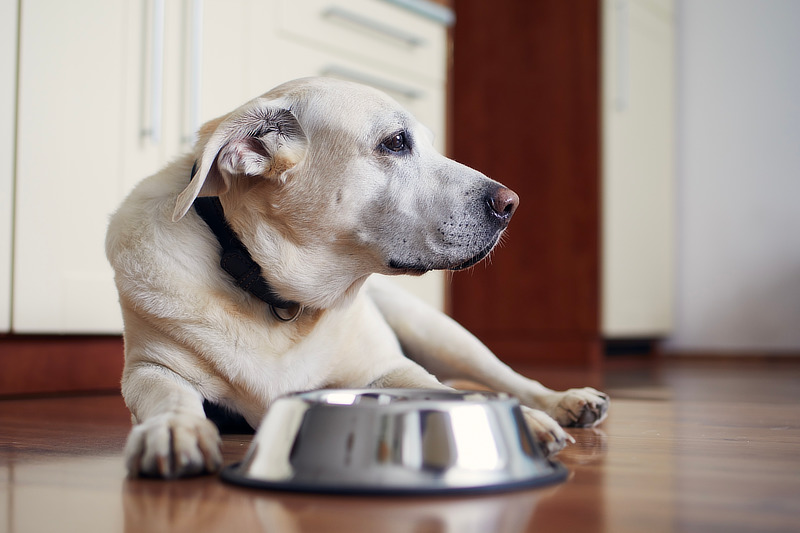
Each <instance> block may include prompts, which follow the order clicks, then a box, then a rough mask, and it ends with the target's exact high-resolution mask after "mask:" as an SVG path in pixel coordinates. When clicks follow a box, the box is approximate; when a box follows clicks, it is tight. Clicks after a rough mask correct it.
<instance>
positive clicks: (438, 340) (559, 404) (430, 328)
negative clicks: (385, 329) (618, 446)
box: [368, 279, 609, 440]
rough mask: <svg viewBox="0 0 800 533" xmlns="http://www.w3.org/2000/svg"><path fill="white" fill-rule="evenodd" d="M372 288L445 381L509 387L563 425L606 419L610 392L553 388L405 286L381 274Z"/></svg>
mask: <svg viewBox="0 0 800 533" xmlns="http://www.w3.org/2000/svg"><path fill="white" fill-rule="evenodd" d="M368 290H369V294H370V296H371V297H372V299H373V301H374V302H375V304H376V305H377V306H378V308H379V309H380V311H381V313H382V315H383V317H384V319H385V320H386V321H387V322H388V323H389V325H390V326H391V328H392V329H393V330H394V332H395V334H396V335H397V337H398V339H399V340H400V343H401V345H402V347H403V351H404V352H405V353H406V354H407V355H408V356H409V357H410V358H412V359H413V360H415V361H417V362H418V363H419V364H421V365H422V366H423V367H424V368H425V369H427V370H428V371H430V372H432V373H433V374H435V375H436V377H437V378H439V379H440V380H443V381H447V380H451V379H467V380H471V381H475V382H477V383H480V384H483V385H486V386H487V387H489V388H491V389H493V390H497V391H503V392H508V393H510V394H513V395H514V396H516V397H517V398H519V400H520V402H522V404H523V405H526V406H528V407H532V408H535V409H540V410H542V411H544V412H545V413H547V414H548V415H549V416H550V417H551V418H553V419H555V420H556V421H557V422H558V423H559V424H560V425H562V426H581V427H586V426H593V425H596V424H599V423H600V422H601V421H602V420H604V419H605V417H606V414H607V412H608V404H609V401H608V396H607V395H606V394H604V393H602V392H600V391H597V390H595V389H592V388H590V387H586V388H579V389H569V390H567V391H563V392H558V391H554V390H551V389H548V388H547V387H545V386H543V385H542V384H541V383H539V382H537V381H534V380H532V379H528V378H526V377H525V376H522V375H520V374H518V373H517V372H515V371H514V370H512V369H511V368H510V367H509V366H508V365H506V364H504V363H503V362H502V361H500V360H499V359H498V358H497V357H496V356H495V355H494V354H493V353H492V352H491V351H490V350H489V349H488V348H487V347H486V346H485V345H484V344H483V343H482V342H480V341H479V340H478V339H477V338H476V337H475V336H474V335H472V334H471V333H470V332H468V331H467V330H466V329H464V328H463V327H462V326H461V325H459V324H458V323H457V322H455V321H454V320H452V319H451V318H450V317H448V316H446V315H445V314H443V313H441V312H439V311H437V310H436V309H433V308H431V307H430V306H428V305H426V304H425V303H423V302H421V301H420V300H418V299H416V298H414V297H413V296H411V295H410V294H408V293H406V292H405V291H402V290H401V289H398V288H397V287H395V286H393V285H391V284H389V283H387V282H386V281H383V280H379V279H376V280H370V285H369V286H368ZM539 418H540V419H541V417H539ZM556 433H558V434H559V440H562V439H566V438H567V436H566V434H564V433H563V431H562V432H560V433H559V432H556Z"/></svg>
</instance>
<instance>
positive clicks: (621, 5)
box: [614, 0, 630, 112]
mask: <svg viewBox="0 0 800 533" xmlns="http://www.w3.org/2000/svg"><path fill="white" fill-rule="evenodd" d="M628 9H629V7H628V1H627V0H616V2H615V5H614V18H615V26H616V34H617V43H616V47H615V50H614V52H615V54H616V56H617V57H616V61H617V68H616V69H615V70H614V74H615V78H616V79H615V80H614V84H615V87H614V93H615V94H614V105H615V107H616V109H617V111H618V112H623V111H626V110H627V109H628V105H629V101H630V94H629V92H630V86H629V84H630V64H629V61H630V57H629V56H630V49H629V44H628V33H629V32H630V26H629V20H628V17H629V14H628Z"/></svg>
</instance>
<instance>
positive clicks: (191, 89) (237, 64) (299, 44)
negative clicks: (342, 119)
mask: <svg viewBox="0 0 800 533" xmlns="http://www.w3.org/2000/svg"><path fill="white" fill-rule="evenodd" d="M342 4H343V7H339V8H336V9H338V11H337V10H334V12H333V13H331V12H330V6H329V4H328V3H320V2H295V1H282V2H281V1H279V0H72V1H70V2H64V1H62V0H21V2H20V4H19V5H20V6H21V17H20V24H19V28H18V29H19V73H18V75H19V78H18V88H19V95H18V105H17V109H16V112H17V115H18V120H17V128H16V176H15V183H16V193H15V197H14V209H13V212H14V217H15V218H14V221H13V228H14V230H13V231H14V239H13V242H14V245H13V246H14V247H13V257H12V253H11V228H12V223H11V222H12V221H11V218H10V216H11V215H10V213H11V212H12V209H11V205H10V203H11V200H10V198H11V194H10V190H11V189H12V187H13V185H12V180H11V172H12V171H11V170H10V169H5V168H3V169H2V170H0V187H1V188H2V191H0V202H6V203H7V204H8V205H7V206H6V205H4V204H2V203H0V213H2V216H3V217H4V218H2V219H0V286H2V289H0V307H4V308H5V312H6V314H5V315H4V314H3V313H4V310H3V309H0V331H3V330H8V324H9V320H10V323H11V328H12V329H13V331H14V332H17V333H117V332H119V331H121V327H122V322H121V316H120V312H119V309H118V304H117V295H116V289H115V287H114V284H113V273H112V271H111V268H110V267H109V266H108V264H107V262H106V259H105V255H104V240H105V231H106V226H107V221H108V217H109V215H110V214H111V213H112V212H113V211H114V209H116V207H117V206H118V205H119V203H120V201H121V200H122V199H123V198H124V196H125V195H126V194H127V192H128V191H129V190H130V189H131V188H132V187H133V186H134V185H135V183H137V182H138V181H140V180H141V179H143V178H144V177H146V176H148V175H150V174H152V173H153V172H155V171H156V170H158V169H159V168H160V167H162V166H163V165H164V164H166V162H167V161H168V160H170V159H171V158H173V157H175V156H176V155H177V154H179V153H180V152H183V151H185V150H186V149H187V148H188V147H189V146H190V145H191V142H192V140H193V135H194V132H195V130H196V128H197V126H198V125H200V124H201V123H202V122H205V121H206V120H209V119H211V118H214V117H216V116H218V115H220V114H222V113H225V112H228V111H230V110H231V109H233V108H235V107H236V106H238V105H240V104H242V103H244V102H245V101H247V100H248V99H250V98H253V97H255V96H257V95H259V94H262V93H263V92H265V91H267V90H268V89H270V88H271V87H273V86H274V85H276V84H278V83H280V82H282V81H285V80H287V79H291V78H294V77H300V76H309V75H331V76H339V77H351V78H356V79H360V81H366V82H368V83H373V84H376V85H378V86H381V85H383V86H382V87H380V88H382V89H384V90H387V89H388V92H392V91H393V90H394V91H395V93H397V94H394V96H396V97H398V99H399V100H401V101H402V103H404V104H406V105H407V106H408V107H409V108H410V109H411V110H412V112H415V113H416V114H418V116H419V117H420V118H421V119H422V120H423V121H424V122H425V123H426V124H428V126H429V127H431V129H433V130H436V133H438V134H439V139H440V141H439V145H440V146H443V136H444V131H443V130H444V78H445V49H446V37H445V36H446V30H445V28H444V26H442V25H441V24H438V23H436V22H432V21H431V20H429V19H428V18H426V17H423V16H420V15H418V14H413V13H411V12H409V11H407V10H405V9H402V8H399V7H396V6H394V5H392V4H391V3H388V2H382V1H376V0H357V1H355V2H352V1H351V2H342ZM16 5H17V3H16V2H9V1H8V0H6V1H5V3H4V4H3V7H2V9H3V10H5V11H8V10H11V9H12V8H14V7H15V6H16ZM330 5H334V4H330ZM348 10H349V11H348ZM5 11H3V12H2V15H3V16H2V24H3V25H4V29H6V30H8V32H3V33H2V35H3V37H2V38H3V39H6V40H9V42H11V43H16V39H15V38H13V37H10V36H11V35H12V32H13V31H14V30H15V29H16V28H15V24H16V20H17V17H16V15H15V14H14V13H9V16H8V17H6V16H5V14H6V13H5ZM353 15H355V20H354V19H353ZM365 21H367V22H366V26H365ZM370 23H377V28H376V27H372V28H371V27H369V25H370ZM5 26H9V28H5ZM393 32H394V33H399V35H400V37H398V35H393V34H392V33H393ZM348 35H349V37H347V36H348ZM409 35H411V36H416V37H411V39H412V40H414V42H403V37H406V38H408V36H409ZM8 50H11V51H10V52H8V54H9V56H8V58H6V57H5V55H4V56H3V57H2V58H0V68H2V69H3V72H4V73H6V72H7V71H10V72H11V73H12V76H11V78H10V79H11V80H13V71H14V69H15V64H16V63H15V62H14V61H13V59H14V58H15V51H14V50H13V48H8V43H4V44H3V46H2V53H3V54H6V53H7V51H8ZM6 59H8V60H9V61H11V63H10V66H9V65H6ZM3 83H6V78H5V77H4V78H3ZM13 88H14V84H13V83H9V86H8V87H6V86H3V87H2V88H0V90H2V91H6V90H13ZM2 95H5V93H4V92H3V93H0V96H2ZM404 100H405V101H404ZM7 101H12V102H13V96H11V97H9V99H5V98H3V99H2V102H7ZM6 112H10V113H12V114H13V108H12V109H11V110H10V111H9V110H6V109H2V110H0V113H6ZM2 117H5V115H2ZM9 123H12V124H13V120H11V121H5V120H3V121H2V122H1V124H2V125H3V126H4V127H5V125H6V124H9ZM6 134H7V135H9V138H8V139H6V137H3V136H0V150H6V149H8V150H10V149H11V148H10V146H12V145H13V140H14V139H13V136H12V135H13V132H5V131H3V133H2V135H6ZM7 141H8V142H7ZM12 159H13V158H7V159H6V158H4V159H3V160H2V161H3V162H4V164H5V161H10V160H12ZM6 193H8V194H6ZM12 262H13V301H11V297H10V294H9V291H8V290H7V289H8V288H9V287H10V286H11V285H12V282H11V281H10V280H11V279H12V276H11V274H10V273H9V268H8V266H9V265H11V264H12ZM442 279H443V278H441V276H439V277H437V276H431V277H428V276H426V277H423V278H421V279H418V280H411V281H412V284H415V285H416V287H417V289H416V290H417V291H418V292H419V293H421V294H422V295H424V296H426V297H427V299H428V300H430V301H432V303H434V304H435V305H438V306H440V307H441V305H442V301H443V294H444V289H443V282H442ZM3 291H5V292H3ZM9 303H10V305H9ZM9 308H11V314H10V318H9V316H8V313H7V310H8V309H9Z"/></svg>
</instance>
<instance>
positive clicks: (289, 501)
mask: <svg viewBox="0 0 800 533" xmlns="http://www.w3.org/2000/svg"><path fill="white" fill-rule="evenodd" d="M613 368H614V366H612V369H613ZM550 378H551V380H552V381H551V382H552V383H554V384H555V385H557V386H564V385H575V384H577V383H575V382H572V383H568V382H569V381H574V380H576V379H580V380H583V382H589V383H588V384H592V385H599V386H602V387H603V388H605V389H606V390H607V391H608V392H610V393H611V394H612V410H611V414H610V416H609V418H608V420H607V421H606V422H605V423H604V424H603V425H602V426H601V427H600V428H598V429H594V430H591V429H586V430H571V431H570V432H571V433H572V435H573V436H574V437H575V439H576V440H577V444H575V445H572V446H571V447H569V448H568V449H567V450H565V451H564V452H562V453H561V454H560V456H559V458H560V460H561V461H562V462H563V463H564V464H565V465H567V466H568V468H569V469H570V471H571V476H570V478H569V479H568V480H567V481H566V482H564V483H562V484H559V485H556V486H553V487H549V488H545V489H538V490H527V491H521V492H511V493H505V494H498V495H490V496H480V497H465V498H454V497H448V498H431V497H427V498H424V499H423V498H357V497H331V496H314V495H296V494H285V493H277V492H260V491H254V490H248V489H243V488H238V487H233V486H229V485H225V484H223V483H222V482H220V481H219V480H218V479H217V478H216V477H213V476H207V477H203V478H199V479H194V480H189V481H173V482H161V481H152V480H138V479H127V478H126V477H125V471H124V468H123V460H122V455H121V451H122V447H123V444H124V441H125V437H126V434H127V432H128V429H129V418H128V414H127V412H126V410H125V407H124V405H123V403H122V401H121V399H120V398H119V397H117V396H94V397H70V398H46V399H27V400H5V401H0V533H23V532H25V533H27V532H37V533H39V532H51V531H53V532H55V531H58V532H72V531H75V532H104V533H108V532H116V531H125V532H127V533H138V532H147V533H153V532H160V531H171V532H182V531H186V532H192V533H198V532H202V531H226V532H234V531H248V532H249V531H264V532H270V533H284V532H287V533H294V532H327V531H331V532H334V531H335V532H362V531H363V532H371V533H374V532H381V533H384V532H385V533H393V532H453V533H468V532H492V533H494V532H520V533H521V532H533V531H537V532H541V531H544V532H547V531H580V532H593V531H608V532H615V533H624V532H629V531H630V532H649V533H652V532H659V531H689V532H702V531H725V532H735V531H748V532H750V531H752V532H759V533H763V532H770V531H795V532H796V531H800V406H799V405H798V404H799V403H800V402H799V401H798V400H800V360H797V359H794V360H778V361H775V360H747V361H739V362H732V361H730V360H716V361H708V360H702V361H687V360H685V359H677V360H676V359H669V360H667V362H666V363H664V364H661V365H659V366H658V367H654V366H636V367H632V368H619V369H616V370H610V371H607V372H606V373H605V374H604V375H594V376H576V375H552V376H550ZM581 384H583V383H581ZM248 442H249V437H247V436H239V435H228V436H226V437H225V438H224V452H225V458H226V460H227V461H229V462H232V461H235V460H238V459H239V458H241V456H242V455H243V453H244V451H245V450H246V448H247V445H248Z"/></svg>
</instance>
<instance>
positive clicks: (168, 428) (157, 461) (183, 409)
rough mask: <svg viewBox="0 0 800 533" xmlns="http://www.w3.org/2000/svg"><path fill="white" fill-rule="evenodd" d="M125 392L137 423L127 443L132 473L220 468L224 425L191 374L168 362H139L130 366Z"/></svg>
mask: <svg viewBox="0 0 800 533" xmlns="http://www.w3.org/2000/svg"><path fill="white" fill-rule="evenodd" d="M122 393H123V396H124V397H125V402H126V403H127V404H128V407H129V409H130V410H131V413H133V417H134V422H135V424H136V425H135V426H134V427H133V429H132V430H131V433H130V435H129V436H128V443H127V445H126V446H125V457H126V465H127V468H128V472H129V473H130V475H132V476H139V475H144V476H153V477H163V478H175V477H182V476H191V475H197V474H201V473H204V472H215V471H217V470H219V468H220V466H221V465H222V453H221V451H220V436H219V431H218V430H217V428H216V426H214V424H213V423H212V422H211V421H210V420H208V419H207V418H206V416H205V413H204V411H203V399H202V397H201V396H200V393H199V392H198V391H197V390H196V389H195V388H194V387H192V386H191V384H189V383H188V382H187V381H186V380H185V379H183V378H182V377H181V376H179V375H178V374H176V373H175V372H173V371H172V370H170V369H168V368H166V367H165V366H162V365H159V364H154V363H138V364H135V365H132V366H131V367H126V369H125V374H124V376H123V384H122Z"/></svg>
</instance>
